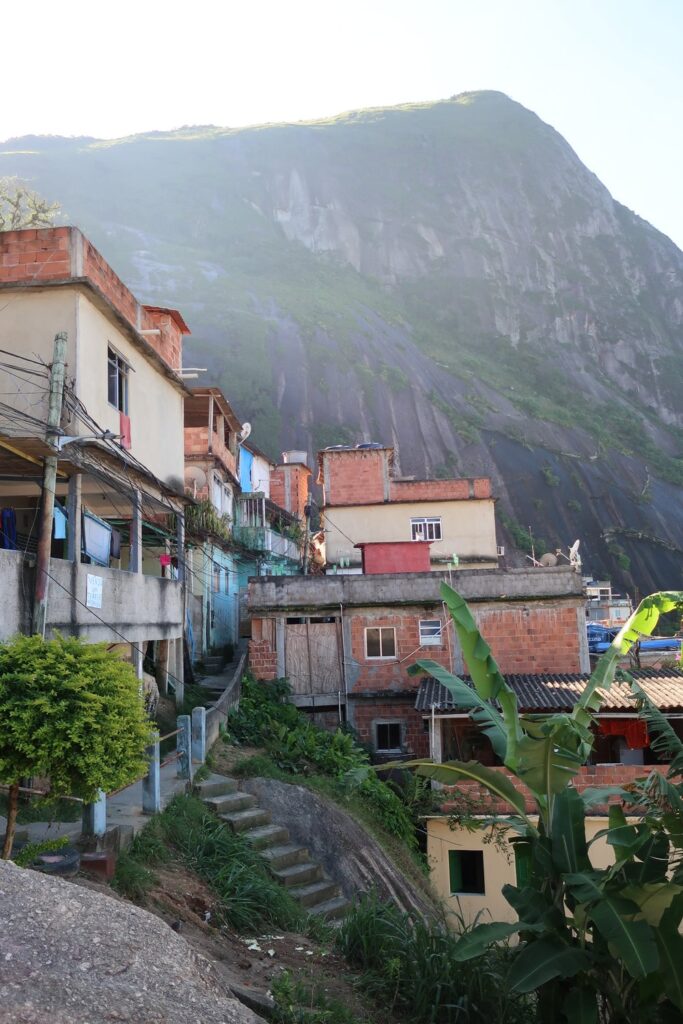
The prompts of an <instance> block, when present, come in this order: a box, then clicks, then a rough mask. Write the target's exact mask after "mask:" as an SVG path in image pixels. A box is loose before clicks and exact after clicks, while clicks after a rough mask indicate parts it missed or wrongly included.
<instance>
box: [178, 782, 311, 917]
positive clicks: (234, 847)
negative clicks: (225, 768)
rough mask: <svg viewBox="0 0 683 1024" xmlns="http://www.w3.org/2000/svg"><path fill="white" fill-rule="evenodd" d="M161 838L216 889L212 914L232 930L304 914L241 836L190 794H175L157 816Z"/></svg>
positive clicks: (188, 865)
mask: <svg viewBox="0 0 683 1024" xmlns="http://www.w3.org/2000/svg"><path fill="white" fill-rule="evenodd" d="M159 820H160V829H161V831H162V833H163V835H164V837H165V839H166V842H167V843H169V844H170V845H171V846H173V847H174V848H175V850H177V852H178V854H179V856H180V859H181V860H182V861H183V863H184V864H186V865H187V867H189V868H191V869H192V870H193V871H194V872H195V873H196V874H197V875H199V877H200V878H203V879H204V881H205V882H208V884H209V885H210V886H211V888H212V889H214V891H215V892H216V893H217V895H218V897H219V900H220V906H219V908H218V916H219V918H222V919H223V920H224V921H226V922H227V923H229V924H230V925H232V927H233V928H235V929H237V930H238V931H252V932H253V931H254V930H257V929H259V928H262V927H265V926H268V925H275V926H276V927H278V928H286V929H290V930H296V929H301V928H302V927H304V925H305V915H304V914H303V912H302V911H301V909H300V907H299V906H298V904H297V903H296V902H295V900H294V899H293V898H292V897H291V896H290V895H289V893H288V892H287V891H286V890H285V889H283V888H282V886H280V885H278V884H277V882H275V881H273V879H271V877H270V876H269V874H268V872H267V870H266V867H265V865H264V864H263V862H262V860H261V858H260V856H259V854H258V853H257V852H256V851H255V850H254V849H253V848H252V847H251V846H250V845H249V843H248V842H247V840H246V839H244V837H243V836H241V835H239V834H238V833H235V832H232V831H231V830H230V828H229V827H228V826H227V825H226V824H225V823H224V822H222V821H221V820H220V819H219V818H217V817H216V816H215V815H214V814H212V813H211V812H210V811H207V809H206V808H205V807H204V805H203V804H202V803H201V801H200V800H197V799H196V798H195V797H188V796H177V797H175V799H174V800H172V801H171V803H170V804H169V805H168V807H167V808H166V810H165V811H163V812H162V814H161V815H160V816H159Z"/></svg>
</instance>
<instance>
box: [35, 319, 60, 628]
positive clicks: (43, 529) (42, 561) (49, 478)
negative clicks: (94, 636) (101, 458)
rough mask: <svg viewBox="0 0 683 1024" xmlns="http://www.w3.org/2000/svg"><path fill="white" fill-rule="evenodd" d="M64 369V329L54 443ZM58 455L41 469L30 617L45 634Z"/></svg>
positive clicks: (56, 374)
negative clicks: (34, 572) (40, 494)
mask: <svg viewBox="0 0 683 1024" xmlns="http://www.w3.org/2000/svg"><path fill="white" fill-rule="evenodd" d="M65 369H66V331H60V333H59V334H57V335H56V336H55V344H54V354H53V357H52V367H51V371H50V399H49V405H48V410H47V431H46V435H45V440H46V441H47V443H48V444H52V443H54V441H55V440H56V438H57V437H58V436H59V432H60V426H61V419H62V403H63V401H64V377H65ZM57 461H58V456H57V455H48V456H47V457H46V459H45V466H44V469H43V493H42V497H41V502H40V522H39V525H38V554H37V558H36V585H35V590H34V594H33V617H32V621H31V633H32V634H33V635H35V634H36V633H37V634H38V635H39V636H43V637H44V636H45V623H46V620H47V591H48V583H49V580H50V577H49V575H48V573H49V571H50V549H51V547H52V518H53V515H54V511H55V485H56V483H57Z"/></svg>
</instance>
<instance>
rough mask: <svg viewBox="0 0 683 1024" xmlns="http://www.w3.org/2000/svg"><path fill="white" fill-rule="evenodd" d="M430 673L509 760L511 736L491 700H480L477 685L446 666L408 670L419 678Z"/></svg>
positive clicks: (425, 665)
mask: <svg viewBox="0 0 683 1024" xmlns="http://www.w3.org/2000/svg"><path fill="white" fill-rule="evenodd" d="M423 672H426V673H427V674H428V675H430V676H432V677H433V678H434V679H437V680H438V681H439V682H440V683H441V685H442V686H444V687H445V688H446V689H447V690H448V692H449V693H450V694H451V696H452V697H453V700H454V702H455V705H456V707H457V708H458V709H460V710H462V711H469V712H470V718H471V719H472V721H473V722H475V723H476V724H477V725H479V726H481V729H482V731H483V732H485V733H486V735H487V736H488V738H489V739H490V741H491V746H492V747H493V749H494V750H495V752H496V754H497V755H498V757H499V758H500V759H501V761H504V760H505V756H506V754H507V733H506V730H505V725H504V723H503V719H502V717H501V714H500V712H499V711H498V709H497V708H496V707H494V705H493V704H491V703H490V702H489V701H488V700H484V698H483V697H480V696H479V694H478V693H477V691H476V690H475V689H474V687H473V686H468V685H467V683H466V682H464V681H463V680H462V679H459V678H458V677H457V676H454V675H453V674H452V673H451V672H449V671H448V669H445V668H444V667H443V665H439V663H438V662H437V661H429V660H424V661H418V662H416V663H415V665H411V667H410V668H409V669H408V674H409V675H418V674H419V673H423Z"/></svg>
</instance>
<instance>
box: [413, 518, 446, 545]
mask: <svg viewBox="0 0 683 1024" xmlns="http://www.w3.org/2000/svg"><path fill="white" fill-rule="evenodd" d="M410 537H411V540H441V516H423V517H421V518H417V519H411V520H410Z"/></svg>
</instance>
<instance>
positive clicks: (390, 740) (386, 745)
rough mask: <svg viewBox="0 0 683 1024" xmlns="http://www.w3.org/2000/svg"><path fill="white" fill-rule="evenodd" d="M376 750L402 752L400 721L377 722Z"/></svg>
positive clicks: (380, 751) (384, 752)
mask: <svg viewBox="0 0 683 1024" xmlns="http://www.w3.org/2000/svg"><path fill="white" fill-rule="evenodd" d="M375 750H376V751H377V753H383V754H389V753H391V754H397V753H400V751H401V723H400V722H375Z"/></svg>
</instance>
